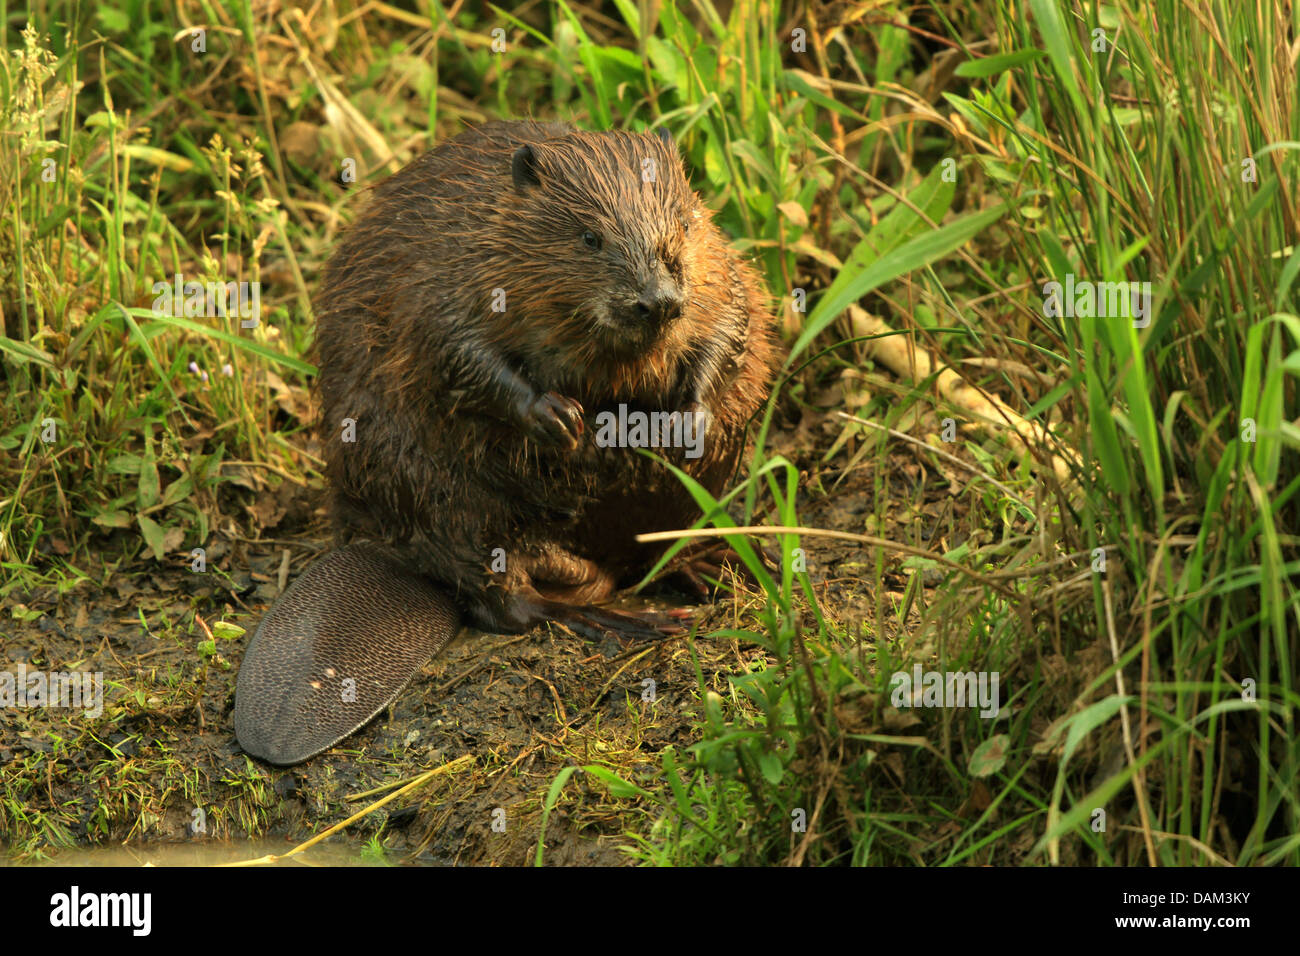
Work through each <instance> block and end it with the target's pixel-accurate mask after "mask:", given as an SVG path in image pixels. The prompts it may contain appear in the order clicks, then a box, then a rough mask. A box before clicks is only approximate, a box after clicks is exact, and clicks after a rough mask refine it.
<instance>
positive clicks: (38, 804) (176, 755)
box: [0, 413, 955, 865]
mask: <svg viewBox="0 0 1300 956" xmlns="http://www.w3.org/2000/svg"><path fill="white" fill-rule="evenodd" d="M841 428H842V425H841V424H840V423H838V422H837V421H833V420H832V419H831V418H830V417H828V416H822V415H819V414H818V415H814V414H812V413H807V414H805V415H803V420H802V422H801V424H800V425H799V426H798V427H794V426H791V425H786V427H784V428H783V429H780V430H778V432H777V434H775V436H774V437H773V440H772V441H771V442H770V445H771V446H772V447H773V449H774V450H776V451H780V452H781V453H782V454H785V455H786V456H787V457H788V458H790V459H791V460H792V461H795V462H797V463H798V464H799V465H800V468H801V471H803V472H804V480H803V481H802V482H801V486H802V489H803V491H802V495H803V498H802V500H801V504H800V516H801V519H802V521H803V523H804V524H805V525H807V526H810V527H820V528H836V529H840V530H846V531H858V532H864V531H865V532H867V533H871V534H876V535H880V536H883V537H891V536H894V537H895V539H896V540H909V541H911V540H917V538H918V532H919V537H920V539H921V540H922V541H923V542H928V544H929V545H930V546H932V547H934V548H935V549H936V550H943V549H944V547H951V546H952V545H953V544H954V543H955V542H953V541H951V540H946V539H945V540H943V541H942V542H941V541H939V540H936V538H937V537H942V536H941V535H938V534H937V532H936V527H937V525H938V523H939V521H940V520H942V522H943V524H944V525H945V526H946V525H947V523H948V522H950V521H951V520H952V518H953V514H952V507H953V498H952V497H951V492H952V490H953V489H952V486H951V485H950V484H949V480H948V478H947V477H945V476H944V475H942V474H939V473H936V472H934V471H932V470H930V469H928V468H922V467H921V466H920V465H919V464H918V462H919V458H918V456H917V455H916V454H914V453H912V452H911V451H909V450H908V449H907V448H906V447H903V448H901V449H899V450H897V451H895V452H893V457H891V458H887V459H883V460H882V459H878V458H873V457H870V456H867V457H866V458H865V461H863V462H862V463H859V464H857V465H855V466H853V467H852V468H850V469H848V470H847V471H844V472H841V471H840V470H838V469H839V468H840V467H842V464H843V462H845V461H846V460H847V458H846V454H845V453H844V452H841V453H840V455H839V456H838V457H837V458H836V459H835V461H836V466H835V468H828V467H826V466H824V465H822V464H821V462H820V459H821V456H822V452H821V451H818V450H815V449H819V448H820V449H825V448H828V447H830V444H831V443H832V442H833V441H834V439H835V437H836V436H837V435H839V433H840V430H841ZM882 463H883V464H884V468H883V469H882V467H881V465H882ZM882 472H883V474H882ZM882 482H883V484H882ZM877 485H879V487H877ZM282 487H283V488H284V492H283V494H284V495H285V496H286V497H285V502H284V504H285V508H284V511H285V513H286V515H287V517H286V520H285V521H283V522H282V523H281V527H284V526H290V527H291V526H292V525H293V524H294V520H295V513H297V517H298V518H299V519H304V520H302V524H303V526H304V527H303V528H302V533H301V534H299V535H296V536H293V537H285V538H269V537H263V538H262V539H261V540H257V541H241V540H236V539H232V538H231V537H224V538H223V537H221V536H217V535H214V537H213V541H212V543H211V546H210V548H209V551H208V560H209V562H210V567H211V568H212V569H213V570H212V571H210V572H209V573H206V574H196V573H193V572H192V571H190V570H189V569H188V567H179V566H178V567H161V566H159V565H157V564H156V563H154V562H152V561H149V560H148V559H147V558H146V559H143V560H140V561H137V562H135V563H133V564H130V565H124V566H121V567H108V568H104V567H97V568H83V570H85V571H86V573H87V575H88V577H89V578H92V579H94V581H93V583H92V581H91V580H86V581H82V582H81V583H80V584H78V585H76V586H75V587H73V588H72V589H71V590H67V591H65V592H64V593H62V594H59V593H57V590H56V589H55V588H53V587H46V588H38V589H36V590H34V591H33V592H30V593H26V594H18V595H15V596H13V597H11V599H10V601H9V602H8V603H11V604H12V606H11V607H8V608H6V612H5V614H4V615H3V617H0V646H2V648H3V652H2V654H0V670H8V671H10V672H14V671H15V669H16V668H17V666H18V665H19V664H20V663H21V664H23V665H24V666H25V667H26V668H28V669H29V670H35V669H39V670H42V671H46V672H50V671H73V670H81V671H92V672H94V671H102V672H103V675H104V681H105V683H104V712H103V714H102V715H100V716H98V717H93V718H91V717H86V716H84V715H83V714H81V713H80V712H78V711H68V710H59V709H50V708H33V707H28V708H9V709H6V710H3V711H0V717H2V722H0V766H2V767H3V769H2V771H0V794H2V796H3V801H4V803H3V810H2V811H0V840H2V841H3V842H4V844H5V846H6V847H7V848H8V854H9V859H10V860H11V861H12V862H35V861H38V860H41V859H44V858H47V857H52V858H54V859H56V860H57V859H69V857H67V856H63V857H60V852H61V851H60V848H67V847H71V848H86V847H117V846H120V845H123V844H125V845H126V846H127V847H129V848H131V849H130V850H129V859H132V860H141V861H144V860H146V859H166V858H167V857H166V856H165V855H162V856H160V855H159V854H160V851H161V850H163V849H165V848H167V847H174V848H175V851H176V853H178V854H180V855H179V856H176V855H173V856H172V857H170V859H173V860H179V861H183V862H193V861H196V860H205V861H206V860H211V859H244V858H253V857H257V856H261V855H262V854H265V853H268V852H272V853H274V852H281V853H282V852H285V851H287V850H289V849H290V848H292V847H293V846H295V845H297V844H298V843H300V842H301V841H303V840H304V839H307V838H309V837H310V836H312V835H313V834H316V833H319V832H321V831H322V830H324V829H326V828H327V827H329V826H331V825H333V824H335V823H338V822H339V821H341V820H344V819H346V818H347V817H348V816H350V815H351V814H353V813H355V812H357V811H358V810H359V809H361V808H363V807H365V806H367V805H368V804H369V803H371V802H373V801H375V800H377V799H379V798H380V797H382V796H384V795H386V794H387V793H389V792H391V791H392V790H393V789H395V787H396V785H397V782H405V781H407V780H409V779H411V778H413V777H415V776H416V775H418V774H420V773H422V772H423V771H425V770H428V769H430V768H433V767H437V766H440V765H443V764H445V763H448V762H450V761H453V760H455V759H457V758H460V757H463V756H466V755H468V756H469V757H471V758H472V762H471V763H470V764H469V765H468V766H467V767H464V768H462V769H459V770H457V771H456V772H454V773H450V774H448V775H445V776H440V777H436V778H435V779H434V780H432V781H431V782H429V783H427V784H426V785H424V786H423V787H422V788H421V789H420V790H419V791H418V792H414V793H412V794H410V795H408V796H405V797H402V798H400V799H398V800H397V801H394V802H393V803H390V804H388V805H387V806H385V807H383V808H381V809H379V810H376V811H375V812H373V813H371V814H369V815H368V816H366V817H364V818H363V819H362V820H360V821H359V822H358V823H356V824H354V825H353V826H352V827H350V828H349V829H348V830H347V831H346V833H344V834H339V835H337V836H335V837H332V838H331V840H330V844H331V846H332V847H334V849H333V850H332V851H331V852H332V854H333V855H332V856H326V857H322V859H324V860H325V861H326V862H340V861H350V862H358V863H364V862H377V861H385V860H386V861H388V862H407V861H414V862H425V863H435V864H502V865H508V864H521V863H525V862H531V860H532V858H533V854H534V853H535V851H536V845H537V839H538V833H539V824H540V820H541V810H542V802H543V799H544V797H545V795H546V792H547V790H548V788H549V787H550V785H551V782H552V781H553V780H554V779H555V777H556V775H557V774H558V773H559V771H560V770H561V769H562V768H563V767H564V766H566V765H569V764H587V763H596V762H600V763H604V764H606V765H607V766H610V767H611V768H613V769H615V770H616V771H617V772H619V773H622V774H624V775H630V776H632V777H633V778H635V777H636V776H637V775H638V774H640V775H642V776H645V777H648V778H653V777H654V776H655V775H657V774H659V773H661V769H660V760H659V757H658V754H659V752H660V751H661V750H662V749H663V748H664V747H665V746H666V745H668V744H673V745H675V746H676V748H677V749H678V750H679V751H683V750H685V748H687V747H688V746H690V745H691V744H692V743H694V742H695V741H696V740H697V739H698V732H697V730H696V726H697V717H698V712H699V709H700V707H699V702H700V695H699V689H698V684H697V679H696V670H695V663H694V661H693V659H692V651H693V652H694V654H696V655H698V659H699V664H700V667H701V669H702V672H703V674H704V675H705V678H706V681H707V683H708V686H710V687H711V688H712V689H714V690H717V691H718V692H719V693H722V694H723V695H724V696H727V695H728V690H727V675H728V674H733V673H740V672H744V671H746V670H748V668H749V667H750V665H751V663H752V662H753V661H755V660H756V659H757V658H759V657H761V656H762V655H763V653H764V652H763V650H762V648H761V647H759V646H758V645H756V644H748V643H744V642H740V641H737V640H732V639H716V638H710V637H708V636H707V635H708V633H709V632H710V630H713V629H716V628H720V627H741V628H745V627H748V628H752V629H759V628H760V627H761V625H760V624H759V622H758V618H757V617H756V616H755V608H756V606H757V605H758V599H757V597H756V596H755V595H754V593H753V592H752V591H746V589H745V587H744V585H743V583H742V584H741V593H740V595H739V596H738V597H736V598H734V599H733V598H730V597H728V598H723V599H721V600H720V601H718V602H717V603H716V604H713V605H706V606H703V607H699V608H698V609H697V613H696V615H695V620H696V621H697V622H698V624H699V629H698V633H699V635H701V636H697V637H691V638H684V637H683V638H670V639H666V640H664V641H662V642H659V643H656V644H652V645H646V644H624V643H620V642H619V641H618V640H615V639H613V638H608V639H606V640H605V641H604V642H602V643H595V642H591V641H587V640H584V639H581V638H578V637H576V636H575V635H573V634H571V633H570V632H568V631H566V630H565V629H564V628H562V627H560V626H558V625H552V626H549V627H543V628H538V629H536V630H534V631H533V632H531V633H529V634H526V635H491V634H479V633H476V632H471V631H466V632H463V633H462V634H461V636H460V637H458V638H457V639H456V640H455V641H454V642H453V643H452V644H451V645H450V646H449V647H448V648H447V649H446V650H445V651H444V652H443V653H442V654H441V655H440V656H438V657H437V658H436V659H434V660H432V661H430V662H429V663H428V664H427V665H426V666H425V668H424V669H423V672H422V673H421V674H420V675H418V676H417V677H416V679H415V680H414V681H413V682H412V684H411V685H410V686H408V687H407V689H406V690H405V691H404V692H403V693H402V694H401V696H400V697H399V699H398V700H397V702H396V703H395V705H394V706H393V707H392V708H391V709H390V710H389V711H388V712H387V713H385V714H382V715H381V716H380V717H379V718H377V719H376V720H374V721H372V722H371V723H370V725H368V726H367V727H366V728H364V729H363V730H362V731H360V732H359V733H357V734H355V735H354V736H353V737H351V738H349V739H348V740H346V741H345V742H344V743H343V744H342V745H340V746H336V747H334V748H333V749H331V750H329V751H327V752H326V753H324V754H322V755H320V756H318V757H316V758H314V759H313V760H311V761H309V762H307V763H306V764H303V765H300V766H297V767H293V768H289V769H277V768H272V767H269V766H266V765H264V764H261V763H259V762H257V761H255V760H253V759H251V758H249V757H247V756H246V755H245V754H243V753H242V752H241V751H240V749H239V747H238V745H237V743H236V742H235V739H234V735H233V732H232V729H231V710H232V707H233V701H234V690H235V676H236V673H237V669H238V664H239V661H240V658H241V657H242V654H243V649H244V646H245V643H246V641H247V640H248V639H249V637H250V636H251V634H252V631H253V629H254V627H255V626H256V623H257V621H258V619H259V618H260V616H261V613H262V612H263V611H264V610H265V608H266V607H267V606H268V605H269V603H270V602H271V601H272V600H273V599H274V598H275V596H276V594H278V593H279V586H280V579H281V568H282V563H283V559H284V555H285V553H286V551H287V553H288V555H289V557H290V568H289V578H290V579H292V577H293V576H296V575H297V574H298V573H299V572H300V571H301V570H302V568H304V567H305V566H306V565H307V564H308V563H309V562H310V561H311V560H312V558H313V557H314V556H315V555H316V554H318V553H320V551H321V549H323V548H325V547H327V546H328V540H327V539H328V535H327V531H326V527H325V524H324V521H323V512H322V511H321V510H320V509H319V508H316V507H314V502H313V501H312V499H317V500H318V499H319V495H313V494H308V495H303V494H302V493H301V492H299V491H297V490H295V489H293V488H292V486H289V485H288V484H287V483H286V485H285V486H282ZM877 494H884V495H886V496H887V497H888V498H889V499H890V500H891V501H892V502H895V503H897V505H896V506H895V505H891V507H890V508H889V509H888V510H887V511H885V512H884V514H885V518H884V521H883V522H882V521H880V520H879V519H878V518H877V517H876V515H875V512H876V510H877V509H876V504H875V501H876V495H877ZM930 516H936V517H930ZM939 516H942V517H941V519H940V517H939ZM918 522H919V525H920V526H919V527H918ZM804 547H805V549H806V551H807V554H808V566H809V571H810V572H811V574H812V576H813V579H814V580H815V581H817V582H818V585H817V589H818V594H819V599H820V600H821V603H822V608H823V613H825V614H826V615H827V616H828V617H829V618H830V619H831V620H832V621H835V622H838V623H839V624H841V625H843V626H845V628H846V629H848V630H853V631H856V626H855V625H856V624H857V623H858V622H861V621H864V620H874V619H875V613H876V612H875V610H874V607H875V604H876V601H877V599H878V598H883V599H884V601H885V602H886V607H887V609H888V611H889V612H890V613H892V612H894V610H895V609H896V607H897V604H898V602H899V601H900V600H901V597H902V595H901V592H902V589H903V585H904V584H905V583H906V580H907V577H908V572H905V571H903V570H902V568H901V562H900V561H899V559H898V558H897V556H894V555H887V556H886V560H885V566H886V569H887V571H886V576H885V580H886V583H887V590H886V593H885V594H883V595H875V594H873V593H872V589H871V588H870V587H869V582H870V581H871V580H872V579H873V576H874V570H873V569H874V563H875V558H874V556H873V555H871V554H870V553H868V552H867V551H865V550H863V549H861V548H859V547H857V546H855V545H854V544H852V543H849V542H842V541H833V540H830V539H824V538H822V539H814V538H806V539H805V540H804ZM638 600H640V599H638ZM680 601H681V598H680V596H679V595H674V594H673V593H671V592H668V593H665V594H660V595H653V596H651V597H650V598H649V603H650V604H651V605H657V606H664V605H665V604H667V603H679V602H680ZM913 616H915V615H913ZM808 620H809V622H811V621H812V617H811V615H809V616H808ZM216 622H227V623H229V624H234V625H238V626H239V627H242V628H244V629H245V631H244V633H243V634H239V635H235V636H233V637H227V636H224V634H223V633H221V631H220V629H219V628H218V629H217V634H216V636H215V637H213V638H212V639H211V640H212V641H213V642H214V643H212V644H208V645H207V646H205V642H207V641H208V640H209V631H210V630H211V629H212V627H213V625H214V624H215V623H216ZM647 678H648V679H652V680H653V681H654V682H655V691H656V699H655V701H654V702H653V703H649V702H646V701H643V700H642V691H643V681H644V680H646V679H647ZM376 788H383V789H380V790H377V791H376ZM371 791H375V792H373V793H370V792H371ZM358 795H362V796H361V797H360V798H358ZM502 811H503V813H502ZM639 812H640V813H642V814H651V815H653V814H654V813H656V812H657V811H656V810H655V808H653V807H645V808H642V809H641V810H640V811H639ZM494 820H496V821H497V822H498V828H497V829H496V830H494V828H493V825H492V824H493V821H494ZM502 820H504V822H505V827H504V832H499V829H500V827H499V824H500V821H502ZM640 822H641V823H648V822H649V821H640ZM637 826H639V824H638V822H637V821H635V820H634V819H633V818H632V817H630V816H629V814H628V809H627V802H626V801H612V800H611V799H610V798H609V797H608V796H607V795H606V793H605V791H604V788H603V787H601V786H600V785H598V784H596V783H595V782H594V781H591V780H589V779H588V778H587V777H586V776H585V775H584V774H581V773H578V774H575V775H574V776H573V777H572V778H570V780H569V782H568V784H567V786H566V789H565V796H564V798H563V799H562V800H561V801H560V803H559V805H558V806H557V808H556V810H555V811H554V812H553V813H552V815H551V817H550V821H549V823H548V826H547V836H546V856H545V859H546V861H547V862H548V863H551V864H558V865H566V864H567V865H583V864H623V863H628V862H631V861H632V858H631V857H630V856H629V855H628V853H626V852H624V848H626V847H629V846H631V845H632V841H631V840H630V839H629V838H628V837H626V836H625V835H624V833H625V831H627V830H628V829H633V828H636V827H637ZM376 836H377V837H378V840H377V841H376V840H375V838H376ZM376 843H377V844H379V845H381V846H382V849H380V848H379V846H377V845H376ZM367 844H370V845H369V846H367ZM196 847H201V848H206V852H207V855H205V852H203V851H200V852H199V853H198V855H197V856H195V855H194V852H195V848H196ZM277 848H278V850H277ZM62 852H64V853H66V852H67V851H66V850H64V851H62ZM119 852H120V851H119ZM322 852H323V851H320V850H318V851H317V853H322ZM151 854H153V855H152V856H151ZM75 859H78V860H79V861H84V860H85V859H86V858H85V857H84V856H82V857H76V858H75ZM91 859H92V860H93V855H92V857H91ZM118 862H120V860H118Z"/></svg>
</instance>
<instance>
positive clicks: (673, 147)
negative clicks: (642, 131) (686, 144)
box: [655, 126, 677, 153]
mask: <svg viewBox="0 0 1300 956" xmlns="http://www.w3.org/2000/svg"><path fill="white" fill-rule="evenodd" d="M655 135H656V136H658V137H659V138H660V139H661V140H663V143H664V145H665V146H667V147H668V149H669V150H670V151H672V152H674V153H675V152H677V144H676V143H674V142H673V134H672V133H671V132H670V131H669V129H668V127H667V126H660V127H659V128H658V129H656V130H655Z"/></svg>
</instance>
